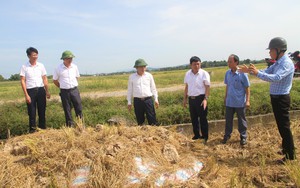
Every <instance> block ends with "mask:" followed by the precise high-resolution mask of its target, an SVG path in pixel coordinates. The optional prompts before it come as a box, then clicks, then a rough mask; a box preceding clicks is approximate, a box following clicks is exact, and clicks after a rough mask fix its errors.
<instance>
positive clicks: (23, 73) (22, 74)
mask: <svg viewBox="0 0 300 188" xmlns="http://www.w3.org/2000/svg"><path fill="white" fill-rule="evenodd" d="M20 76H25V66H24V65H23V66H22V67H21V71H20Z"/></svg>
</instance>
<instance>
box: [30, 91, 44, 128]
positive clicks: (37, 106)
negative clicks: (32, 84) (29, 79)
mask: <svg viewBox="0 0 300 188" xmlns="http://www.w3.org/2000/svg"><path fill="white" fill-rule="evenodd" d="M27 93H28V95H29V96H30V98H31V103H30V104H28V103H27V112H28V116H29V132H34V131H35V130H36V110H37V111H38V116H39V124H38V127H39V128H41V129H46V118H45V114H46V91H45V88H44V87H36V88H32V89H27Z"/></svg>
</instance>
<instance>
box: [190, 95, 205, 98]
mask: <svg viewBox="0 0 300 188" xmlns="http://www.w3.org/2000/svg"><path fill="white" fill-rule="evenodd" d="M204 96H205V94H201V95H198V96H189V99H197V98H200V97H204Z"/></svg>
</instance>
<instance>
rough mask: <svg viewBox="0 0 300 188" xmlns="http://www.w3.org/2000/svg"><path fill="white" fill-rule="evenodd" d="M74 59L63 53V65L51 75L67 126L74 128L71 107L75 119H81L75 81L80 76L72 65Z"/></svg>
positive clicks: (69, 53) (69, 54)
mask: <svg viewBox="0 0 300 188" xmlns="http://www.w3.org/2000/svg"><path fill="white" fill-rule="evenodd" d="M74 57H75V56H74V55H73V54H72V52H70V51H64V52H63V53H62V57H61V59H62V60H63V63H61V64H60V65H58V67H57V68H56V69H55V71H54V74H53V83H54V84H55V85H56V86H57V87H58V88H60V97H61V102H62V105H63V109H64V113H65V118H66V125H67V126H74V122H73V118H72V113H71V108H72V106H71V105H73V106H74V109H75V114H76V117H79V118H82V105H81V98H80V93H79V90H78V88H77V86H78V81H77V79H78V78H79V77H80V75H79V71H78V68H77V66H76V65H75V64H74V63H72V60H73V58H74Z"/></svg>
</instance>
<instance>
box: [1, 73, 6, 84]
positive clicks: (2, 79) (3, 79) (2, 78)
mask: <svg viewBox="0 0 300 188" xmlns="http://www.w3.org/2000/svg"><path fill="white" fill-rule="evenodd" d="M2 81H5V78H4V77H3V76H2V75H1V74H0V82H2Z"/></svg>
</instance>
